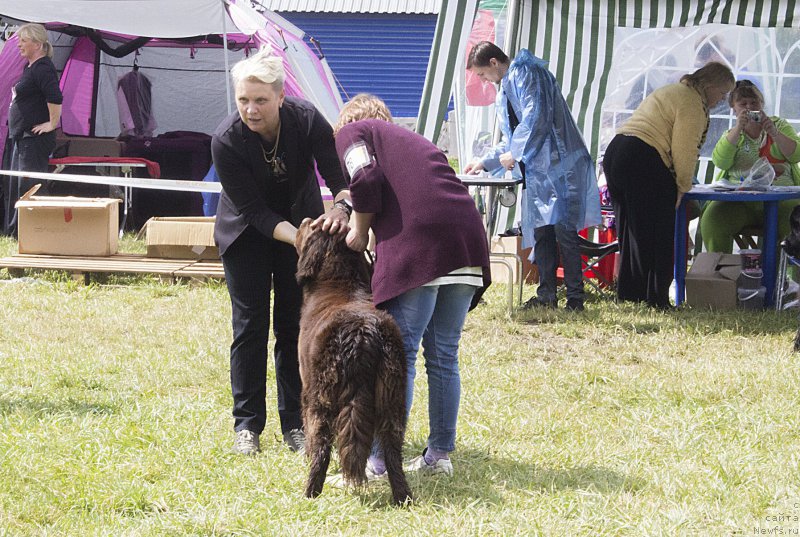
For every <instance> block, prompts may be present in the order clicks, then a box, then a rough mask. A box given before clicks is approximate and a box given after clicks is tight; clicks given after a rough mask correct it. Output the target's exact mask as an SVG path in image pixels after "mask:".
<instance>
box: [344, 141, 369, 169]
mask: <svg viewBox="0 0 800 537" xmlns="http://www.w3.org/2000/svg"><path fill="white" fill-rule="evenodd" d="M371 162H372V157H371V156H370V154H369V151H368V150H367V144H365V143H364V142H356V143H354V144H353V145H351V146H350V147H348V148H347V150H346V151H345V152H344V165H345V167H346V168H347V173H348V174H350V177H351V178H352V177H355V175H356V173H357V172H358V170H360V169H361V168H363V167H365V166H369V164H370V163H371Z"/></svg>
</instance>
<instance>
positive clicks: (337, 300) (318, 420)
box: [295, 219, 411, 504]
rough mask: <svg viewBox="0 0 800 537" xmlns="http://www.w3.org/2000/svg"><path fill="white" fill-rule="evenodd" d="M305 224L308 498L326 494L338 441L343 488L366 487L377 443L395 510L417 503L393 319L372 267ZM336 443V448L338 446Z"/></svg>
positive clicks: (301, 249)
mask: <svg viewBox="0 0 800 537" xmlns="http://www.w3.org/2000/svg"><path fill="white" fill-rule="evenodd" d="M310 223H311V221H310V220H309V219H306V220H304V221H303V223H302V224H301V225H300V229H299V230H298V233H297V239H296V241H295V246H296V248H297V253H298V255H299V256H300V258H299V261H298V263H297V281H298V283H299V284H300V285H301V286H302V287H303V309H302V314H301V318H300V339H299V361H300V377H301V379H302V381H303V392H302V407H303V423H304V425H305V432H306V454H307V456H308V457H310V458H311V469H310V471H309V475H308V481H307V482H306V489H305V495H306V496H307V497H309V498H312V497H316V496H318V495H319V494H320V493H321V492H322V487H323V485H324V483H325V473H326V471H327V469H328V465H329V464H330V458H331V448H332V446H333V444H334V442H335V444H336V446H337V449H338V452H339V463H340V466H341V469H342V475H343V477H344V480H345V482H347V483H350V484H355V485H362V484H364V483H366V479H367V478H366V474H365V473H364V469H365V467H366V464H367V458H368V456H369V453H370V450H371V448H372V442H373V438H375V439H377V440H378V442H380V445H381V446H382V447H383V451H384V456H385V460H386V470H387V472H388V474H389V484H390V485H391V487H392V495H393V497H394V501H395V503H398V504H401V503H403V502H405V501H407V500H411V490H410V489H409V487H408V483H407V481H406V477H405V474H404V473H403V455H402V447H403V437H404V435H405V392H406V358H405V354H404V352H403V340H402V337H401V335H400V331H399V329H398V328H397V325H396V324H395V322H394V319H392V317H391V316H390V315H389V314H387V313H385V312H383V311H379V310H377V309H375V307H374V306H373V304H372V296H371V293H370V276H371V275H370V267H369V264H368V263H367V260H366V258H365V256H364V255H363V254H359V253H357V252H354V251H352V250H350V249H349V248H348V247H347V245H346V244H345V242H344V239H343V238H342V237H333V236H331V235H329V234H328V233H325V232H322V231H319V230H312V229H311V228H310V226H309V224H310ZM334 437H335V441H334Z"/></svg>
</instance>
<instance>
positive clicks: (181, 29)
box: [0, 0, 254, 38]
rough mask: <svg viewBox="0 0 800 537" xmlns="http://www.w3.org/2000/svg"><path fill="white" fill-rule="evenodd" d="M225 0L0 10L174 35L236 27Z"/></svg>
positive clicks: (17, 3)
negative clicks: (226, 7)
mask: <svg viewBox="0 0 800 537" xmlns="http://www.w3.org/2000/svg"><path fill="white" fill-rule="evenodd" d="M225 3H226V2H225V1H224V0H69V1H65V0H36V1H33V0H0V13H1V14H3V15H4V16H7V17H11V18H14V19H17V20H21V21H26V22H52V21H58V22H63V23H66V24H74V25H76V26H84V27H86V28H96V29H98V30H105V31H107V32H114V33H119V34H125V35H141V36H144V37H161V38H178V37H191V36H196V35H205V34H221V33H223V32H230V31H232V30H234V29H236V25H235V24H234V23H233V21H232V20H231V19H230V17H229V16H228V14H227V13H226V11H225ZM240 31H245V30H244V29H240ZM253 31H254V30H253V29H251V30H250V31H249V32H248V33H253Z"/></svg>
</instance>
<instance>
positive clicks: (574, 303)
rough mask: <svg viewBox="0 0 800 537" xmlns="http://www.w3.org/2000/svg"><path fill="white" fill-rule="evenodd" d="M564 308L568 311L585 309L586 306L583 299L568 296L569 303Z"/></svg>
mask: <svg viewBox="0 0 800 537" xmlns="http://www.w3.org/2000/svg"><path fill="white" fill-rule="evenodd" d="M564 309H565V310H567V311H584V310H585V309H586V308H584V307H583V300H580V299H578V298H568V299H567V305H566V306H564Z"/></svg>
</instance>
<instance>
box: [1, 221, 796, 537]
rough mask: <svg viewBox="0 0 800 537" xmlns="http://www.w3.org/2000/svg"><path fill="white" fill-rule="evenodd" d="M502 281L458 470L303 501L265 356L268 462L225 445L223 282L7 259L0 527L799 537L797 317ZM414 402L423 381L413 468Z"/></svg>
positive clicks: (116, 531) (474, 351)
mask: <svg viewBox="0 0 800 537" xmlns="http://www.w3.org/2000/svg"><path fill="white" fill-rule="evenodd" d="M15 248H16V245H15V243H14V242H13V241H10V240H8V239H0V255H9V254H10V253H12V252H13V251H14V250H15ZM123 248H125V249H126V250H127V251H133V250H137V249H139V251H141V244H140V243H137V242H136V241H135V240H133V239H132V238H130V237H128V238H126V240H125V241H124V242H123ZM504 291H505V287H504V286H502V285H496V286H495V287H493V288H492V289H490V291H489V292H488V294H487V296H486V298H487V303H486V304H485V305H483V306H481V307H479V308H478V309H476V310H475V311H474V312H472V313H471V314H470V316H469V317H468V320H467V325H466V328H465V332H464V337H463V340H462V346H461V373H462V384H463V387H462V402H461V413H460V416H459V431H458V440H457V445H458V449H457V451H456V452H454V453H453V455H452V458H453V464H454V467H455V471H456V477H455V478H453V479H447V478H439V479H437V478H429V479H422V478H418V477H417V478H414V477H412V478H411V479H410V484H411V487H412V489H413V491H414V493H415V494H416V497H417V501H416V502H415V504H413V505H411V506H409V507H407V508H395V507H392V506H391V504H390V493H389V489H388V485H383V484H379V485H376V486H371V487H370V488H368V489H366V490H363V491H343V490H337V489H332V488H328V487H326V489H325V490H324V491H323V494H322V496H321V497H319V498H318V499H316V500H307V499H305V498H303V497H302V494H301V491H302V486H303V481H304V478H305V475H306V462H305V460H304V459H302V458H301V457H299V456H297V455H295V454H293V453H290V452H289V451H288V450H287V449H285V448H284V446H283V445H282V443H281V442H280V438H279V434H278V431H279V425H278V419H277V412H276V410H275V386H274V372H273V369H272V367H271V366H270V369H269V375H270V376H269V379H268V382H267V401H268V408H269V410H270V412H269V415H268V421H267V427H266V430H265V432H264V434H263V435H262V437H261V442H262V449H263V452H262V453H261V454H260V455H259V456H258V457H255V458H241V457H238V456H235V455H233V454H232V453H231V451H230V447H231V444H232V440H233V432H232V423H233V420H232V418H231V417H230V406H231V396H230V386H229V377H228V345H229V343H230V338H231V330H230V306H229V302H228V296H227V291H226V289H225V287H224V285H223V284H218V283H211V284H202V285H168V284H163V283H160V282H158V281H157V280H155V279H150V278H147V277H136V278H111V279H109V281H108V283H106V284H104V285H94V284H93V285H90V286H84V285H82V284H79V283H76V282H73V281H71V280H70V279H69V277H67V276H66V275H64V274H61V273H56V272H49V273H38V274H27V273H26V275H25V277H24V278H20V279H12V278H11V277H10V276H9V274H8V272H7V271H5V270H4V269H0V304H2V306H0V326H1V327H2V329H0V535H3V536H5V535H8V536H21V535H22V536H24V535H47V536H56V535H58V536H61V535H64V536H89V535H92V536H94V535H113V536H122V535H137V536H138V535H148V536H149V535H158V536H161V535H163V536H173V535H248V536H250V535H252V536H255V535H287V536H289V535H291V536H295V535H402V536H405V535H437V536H438V535H476V536H484V535H498V536H500V535H502V536H505V535H586V536H603V535H630V536H643V535H663V536H675V535H692V536H694V535H715V536H716V535H725V536H730V535H797V534H800V462H799V461H800V390H799V389H798V388H799V387H800V373H798V363H799V362H800V358H799V357H798V355H796V354H793V353H792V352H791V346H792V340H793V337H794V331H795V329H796V328H797V324H798V320H797V315H796V313H793V312H782V313H776V312H772V311H768V312H763V313H761V312H758V313H753V312H744V311H737V312H731V313H712V312H708V311H692V310H688V309H687V310H681V311H675V312H667V313H660V312H654V311H650V310H649V309H646V308H640V307H635V306H632V305H619V304H616V303H614V302H613V301H611V300H609V299H603V298H601V297H598V296H595V295H592V296H591V297H590V298H591V299H590V301H589V303H588V304H587V305H588V311H587V312H586V313H583V314H569V313H566V312H563V311H558V312H526V313H520V314H518V315H516V316H515V317H513V318H510V317H508V315H507V313H506V297H507V295H506V294H505V292H504ZM531 292H532V290H531V289H526V290H525V297H528V296H530V294H531ZM562 304H563V300H562ZM420 369H422V368H420ZM426 408H427V397H426V389H425V378H424V374H422V376H421V377H419V378H418V379H417V393H416V399H415V408H414V409H413V412H412V416H411V419H410V422H409V429H408V433H407V435H406V457H407V458H408V457H411V456H413V455H416V454H417V453H418V452H419V451H420V450H421V449H422V446H423V445H424V442H425V437H426V434H427V417H426V416H427V412H426ZM776 530H781V531H782V533H779V532H778V531H776ZM767 532H770V533H767Z"/></svg>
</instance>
